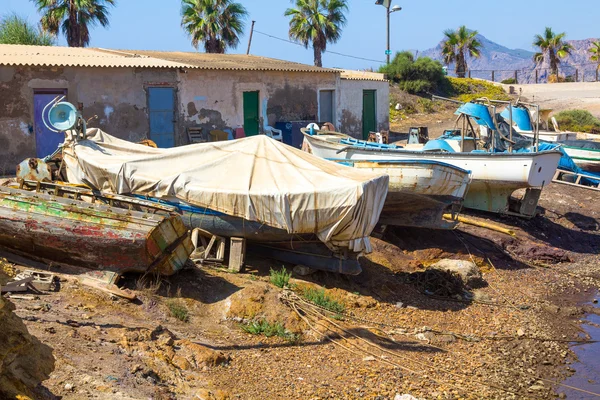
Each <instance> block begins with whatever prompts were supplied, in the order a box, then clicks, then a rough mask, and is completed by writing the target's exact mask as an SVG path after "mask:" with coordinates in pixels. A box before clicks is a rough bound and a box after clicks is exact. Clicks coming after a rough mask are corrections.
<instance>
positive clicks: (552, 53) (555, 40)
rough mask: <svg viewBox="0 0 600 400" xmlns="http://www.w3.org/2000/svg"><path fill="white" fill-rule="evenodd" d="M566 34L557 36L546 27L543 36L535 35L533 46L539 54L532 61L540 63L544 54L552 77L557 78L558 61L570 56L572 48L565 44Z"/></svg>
mask: <svg viewBox="0 0 600 400" xmlns="http://www.w3.org/2000/svg"><path fill="white" fill-rule="evenodd" d="M565 36H566V33H565V32H563V33H559V34H558V35H557V34H556V33H554V32H553V31H552V28H550V27H546V29H545V30H544V34H543V35H535V36H534V40H533V46H534V47H537V48H538V49H539V50H540V52H539V53H535V55H534V56H533V61H534V62H536V63H538V64H539V63H542V62H543V61H544V57H545V56H546V54H547V55H548V58H549V59H550V71H551V73H552V75H556V76H557V77H558V64H560V59H561V58H564V57H566V56H567V55H569V54H571V50H572V49H573V46H571V45H570V44H569V43H567V42H565V40H564V39H565Z"/></svg>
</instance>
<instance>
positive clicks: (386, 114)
mask: <svg viewBox="0 0 600 400" xmlns="http://www.w3.org/2000/svg"><path fill="white" fill-rule="evenodd" d="M339 88H340V89H339V91H340V94H339V104H338V114H337V125H336V128H338V130H339V131H340V132H343V133H346V134H348V135H351V136H354V137H355V138H359V139H362V113H363V90H376V91H377V92H376V100H375V106H376V108H377V129H378V130H380V131H381V130H389V127H390V107H389V106H390V87H389V84H388V82H381V81H367V80H365V81H361V80H353V79H341V80H340V84H339Z"/></svg>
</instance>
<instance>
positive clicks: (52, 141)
mask: <svg viewBox="0 0 600 400" xmlns="http://www.w3.org/2000/svg"><path fill="white" fill-rule="evenodd" d="M66 95H67V89H52V90H34V91H33V116H34V117H33V128H34V131H35V153H36V157H38V158H44V157H46V156H49V155H50V154H52V153H54V152H55V151H56V149H57V148H58V146H59V145H60V144H62V143H63V142H64V141H65V134H64V133H62V132H53V131H51V130H50V129H48V127H47V126H46V124H45V123H44V121H48V112H49V111H50V107H48V109H46V112H45V113H44V108H45V107H46V106H47V105H48V104H50V103H51V102H52V101H54V99H56V97H57V96H61V97H62V96H66Z"/></svg>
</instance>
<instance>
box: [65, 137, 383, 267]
mask: <svg viewBox="0 0 600 400" xmlns="http://www.w3.org/2000/svg"><path fill="white" fill-rule="evenodd" d="M86 136H87V138H86V139H84V140H72V141H69V142H68V143H66V144H65V145H64V146H63V159H64V163H65V166H66V170H67V175H68V180H69V182H72V183H85V184H87V185H90V186H91V187H93V188H96V189H98V190H104V191H109V192H112V193H116V194H126V195H139V196H146V197H148V198H152V199H158V200H160V201H168V202H171V203H174V204H176V205H177V206H178V207H180V208H181V209H182V211H183V213H184V215H183V219H184V222H185V223H186V224H187V226H188V227H190V228H196V227H198V228H202V229H204V230H206V231H209V232H211V233H214V234H220V235H223V236H235V237H243V238H246V239H248V240H251V241H253V242H257V243H260V242H268V243H273V242H287V243H289V242H290V240H292V244H293V246H294V247H295V248H300V246H301V245H302V244H303V243H304V242H306V241H310V240H313V239H317V240H318V241H319V242H320V244H321V247H322V248H324V249H325V250H326V251H324V256H327V257H328V258H327V260H325V261H323V262H321V263H316V264H313V265H307V266H312V267H314V268H320V269H327V270H335V271H336V272H342V273H349V274H356V273H358V272H360V266H359V264H358V262H356V258H357V257H358V256H359V255H360V254H362V253H363V252H369V251H371V245H370V242H369V235H370V233H371V231H372V230H373V228H374V227H375V225H376V224H377V221H378V220H379V215H380V213H381V209H382V207H383V203H384V200H385V197H386V194H387V188H388V177H387V176H386V175H383V174H381V173H374V172H371V171H363V170H359V169H355V168H349V167H346V166H343V165H338V164H336V163H332V162H329V161H326V160H322V159H319V158H317V157H314V156H311V155H309V154H306V153H305V152H302V151H300V150H297V149H294V148H291V147H289V146H286V145H284V144H282V143H279V142H277V141H275V140H272V139H270V138H268V137H266V136H264V135H259V136H255V137H249V138H245V139H239V140H233V141H226V142H214V143H207V144H194V145H188V146H182V147H178V148H171V149H156V148H151V147H146V146H142V145H137V144H133V143H130V142H127V141H124V140H120V139H117V138H115V137H113V136H110V135H108V134H106V133H105V132H102V131H101V130H99V129H89V130H88V131H87V135H86ZM186 208H187V210H186ZM301 253H302V252H301V251H299V252H298V253H297V255H299V254H301ZM332 259H333V260H334V261H336V262H331V260H332ZM346 260H348V261H349V263H347V264H345V263H344V262H345V261H346ZM284 261H287V260H284ZM308 261H309V262H310V260H308ZM296 262H297V261H296ZM305 265H306V264H305Z"/></svg>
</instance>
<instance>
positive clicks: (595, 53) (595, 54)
mask: <svg viewBox="0 0 600 400" xmlns="http://www.w3.org/2000/svg"><path fill="white" fill-rule="evenodd" d="M589 52H590V60H591V61H595V62H596V63H598V66H597V67H596V70H599V69H600V40H596V41H595V42H592V47H591V48H590V50H589Z"/></svg>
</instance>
